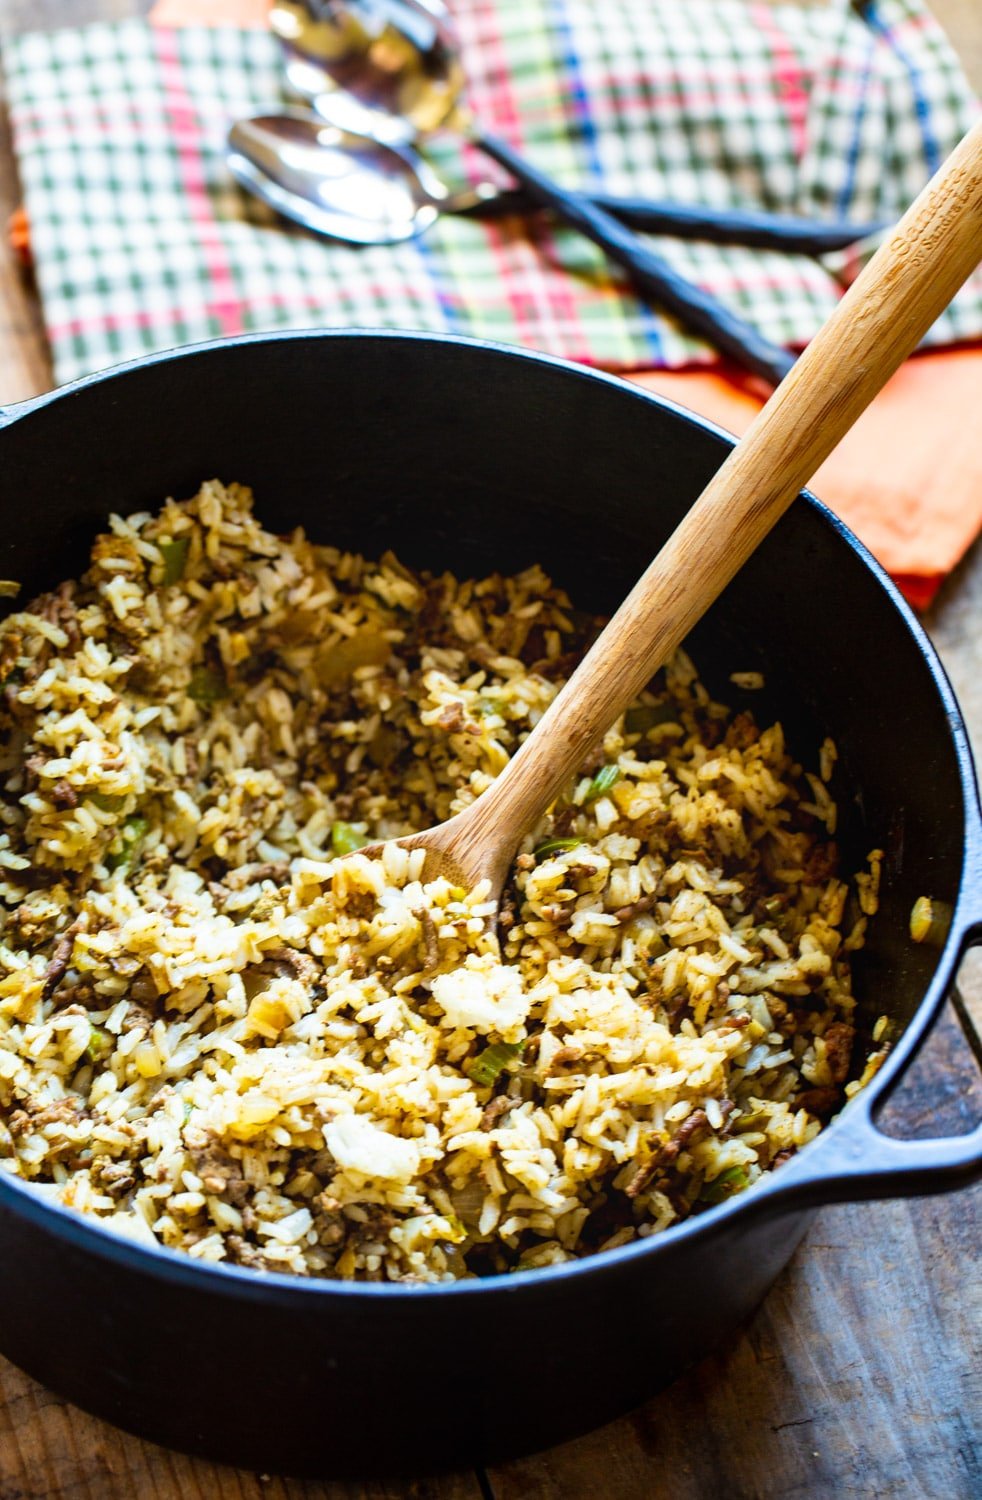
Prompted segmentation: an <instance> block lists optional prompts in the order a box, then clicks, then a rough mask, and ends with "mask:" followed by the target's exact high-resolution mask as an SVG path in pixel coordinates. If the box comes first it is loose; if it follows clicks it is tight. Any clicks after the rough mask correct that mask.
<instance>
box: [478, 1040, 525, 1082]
mask: <svg viewBox="0 0 982 1500" xmlns="http://www.w3.org/2000/svg"><path fill="white" fill-rule="evenodd" d="M524 1046H525V1043H524V1042H492V1043H491V1045H490V1047H485V1049H484V1051H483V1052H480V1053H478V1055H477V1057H475V1058H474V1060H473V1061H472V1062H470V1063H468V1065H467V1069H466V1072H467V1076H468V1078H469V1079H470V1080H471V1083H476V1084H477V1086H478V1088H490V1087H491V1085H492V1084H493V1083H494V1081H495V1079H496V1078H497V1076H498V1074H499V1073H500V1072H501V1070H502V1069H503V1068H507V1067H508V1065H509V1063H513V1062H514V1061H515V1059H516V1057H520V1056H521V1055H522V1048H523V1047H524Z"/></svg>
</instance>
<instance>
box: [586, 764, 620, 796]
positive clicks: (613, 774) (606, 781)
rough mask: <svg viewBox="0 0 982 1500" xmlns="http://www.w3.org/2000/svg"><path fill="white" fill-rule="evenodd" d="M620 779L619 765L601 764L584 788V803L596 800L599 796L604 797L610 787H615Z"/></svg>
mask: <svg viewBox="0 0 982 1500" xmlns="http://www.w3.org/2000/svg"><path fill="white" fill-rule="evenodd" d="M620 779H621V768H620V766H601V768H600V770H599V771H598V772H597V774H596V776H594V778H593V780H592V781H591V782H590V785H589V786H588V787H587V789H586V796H585V797H584V798H583V801H584V803H587V802H596V801H597V799H598V798H599V797H606V795H607V793H608V792H609V791H610V789H611V788H612V787H615V786H616V785H617V783H618V782H619V781H620Z"/></svg>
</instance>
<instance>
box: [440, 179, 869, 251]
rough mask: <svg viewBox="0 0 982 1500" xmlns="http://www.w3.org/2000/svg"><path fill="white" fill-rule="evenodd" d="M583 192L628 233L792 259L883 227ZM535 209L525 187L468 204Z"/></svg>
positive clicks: (491, 210)
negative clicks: (743, 247)
mask: <svg viewBox="0 0 982 1500" xmlns="http://www.w3.org/2000/svg"><path fill="white" fill-rule="evenodd" d="M578 191H582V196H583V197H584V198H587V199H588V200H589V201H590V202H591V203H592V204H594V206H595V207H596V208H601V209H603V210H604V211H605V212H606V213H608V214H613V216H614V218H615V219H620V221H621V223H622V224H626V225H627V227H628V229H638V230H640V231H641V232H642V233H644V234H666V235H670V236H671V237H672V239H678V240H706V241H707V242H709V243H711V244H716V245H749V246H751V247H752V248H754V249H757V250H780V251H783V252H784V253H785V254H790V255H827V254H829V252H831V251H834V250H844V249H846V247H847V246H849V245H855V244H856V243H857V242H858V241H859V240H864V239H867V238H868V237H869V236H870V235H873V234H878V233H879V232H880V231H881V230H883V229H885V228H886V227H887V226H886V224H884V223H876V224H874V223H868V224H867V223H859V222H856V223H850V222H849V221H848V220H846V219H805V218H799V217H797V216H796V215H794V214H771V213H767V212H765V211H764V210H763V209H755V208H711V207H710V206H709V205H708V204H700V203H676V202H674V201H672V200H670V199H665V200H662V199H659V198H638V197H625V196H623V194H620V193H605V192H601V191H599V190H594V189H593V188H588V189H585V190H578ZM530 207H535V204H534V202H533V200H532V199H531V197H530V195H529V194H528V193H527V192H526V191H525V190H524V189H522V188H505V189H504V190H503V191H502V192H500V193H495V194H494V196H493V197H491V196H486V197H482V198H480V199H478V200H476V201H474V202H473V203H471V204H469V206H468V207H467V209H466V210H461V209H457V210H456V211H457V212H466V213H467V214H469V215H470V216H472V217H475V218H482V219H483V218H502V217H504V216H505V215H507V214H523V213H527V212H528V210H529V208H530Z"/></svg>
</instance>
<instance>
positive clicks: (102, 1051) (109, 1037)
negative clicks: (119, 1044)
mask: <svg viewBox="0 0 982 1500" xmlns="http://www.w3.org/2000/svg"><path fill="white" fill-rule="evenodd" d="M115 1045H116V1039H115V1037H114V1036H113V1034H112V1032H111V1031H107V1030H106V1028H105V1027H104V1026H96V1025H95V1024H94V1023H92V1022H90V1023H89V1043H88V1046H87V1047H86V1049H85V1053H84V1056H85V1057H87V1058H88V1059H89V1062H93V1063H97V1062H101V1061H102V1059H103V1058H104V1057H108V1056H109V1054H110V1052H111V1051H112V1050H113V1048H114V1047H115Z"/></svg>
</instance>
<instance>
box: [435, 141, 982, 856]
mask: <svg viewBox="0 0 982 1500" xmlns="http://www.w3.org/2000/svg"><path fill="white" fill-rule="evenodd" d="M980 258H982V122H980V123H979V124H978V125H976V126H975V128H974V129H973V130H972V131H971V132H970V133H969V134H968V135H967V136H966V137H965V138H964V140H963V141H962V142H961V144H960V145H959V146H958V147H957V148H956V150H955V151H954V152H953V153H952V155H951V156H950V157H949V158H948V160H947V161H946V162H945V163H944V165H943V166H942V167H941V169H940V171H939V172H938V173H937V174H936V175H935V177H934V178H933V179H932V181H931V182H930V183H929V184H928V186H927V187H926V188H925V189H924V191H923V192H922V193H921V194H920V196H919V197H918V198H917V199H916V201H915V202H914V204H913V205H912V207H911V208H910V209H909V210H908V211H907V213H906V214H905V215H904V217H903V218H902V219H901V221H900V223H899V224H898V225H897V226H896V228H895V230H894V231H893V233H892V234H891V236H890V237H889V239H888V240H887V241H886V242H885V243H884V244H883V245H882V246H881V248H880V249H879V250H878V251H877V253H876V255H875V256H874V257H873V259H872V260H871V261H870V263H869V265H868V266H867V267H866V269H865V270H864V271H863V273H862V274H861V275H860V276H859V278H858V279H857V280H856V282H855V283H854V284H853V286H852V287H851V288H850V290H849V291H848V292H847V293H846V295H845V296H844V297H843V298H842V301H841V302H840V303H839V305H838V306H837V308H836V310H835V311H834V312H833V314H832V316H831V317H830V318H829V319H828V321H827V322H826V323H825V324H824V326H823V327H822V328H821V329H820V331H819V332H818V333H817V334H816V335H815V338H814V339H813V340H812V342H811V344H809V346H808V348H807V349H806V350H805V352H804V353H803V354H802V355H801V356H800V357H799V359H798V361H797V363H796V364H795V367H794V369H793V370H792V371H791V373H790V375H789V376H788V378H787V379H786V380H785V381H784V383H783V384H782V385H781V387H780V388H779V389H778V390H777V391H776V392H775V393H774V395H773V396H772V397H771V398H770V400H769V401H768V403H767V405H766V406H765V407H764V408H763V410H762V411H761V412H760V413H759V415H758V416H757V418H756V420H755V421H754V423H753V425H752V426H751V428H750V429H749V431H748V432H747V434H746V436H745V437H744V438H743V439H742V440H741V441H740V442H739V443H738V444H737V445H736V447H735V448H733V450H732V451H731V453H730V454H729V456H728V457H727V459H726V461H725V462H724V463H723V465H722V467H721V468H720V469H719V470H718V471H717V473H716V474H715V475H714V477H713V478H712V479H711V480H710V481H709V484H708V485H707V486H706V488H705V490H704V491H703V493H702V495H701V496H700V498H699V499H698V500H697V501H696V503H695V505H693V507H692V508H691V510H690V511H689V512H688V513H687V515H686V516H685V517H684V519H683V520H682V522H681V524H680V525H679V526H678V527H677V528H676V530H675V531H674V533H673V534H672V536H671V537H670V538H669V540H668V541H667V542H666V544H665V546H664V547H663V548H662V550H661V551H660V552H659V553H658V555H657V557H656V558H655V560H654V562H653V563H652V564H651V565H650V567H649V568H648V570H647V572H646V573H644V574H643V576H642V577H641V579H640V580H639V582H638V583H637V584H636V586H635V588H634V589H633V591H632V592H631V594H629V595H628V597H627V599H626V600H625V601H624V603H623V604H622V605H621V607H620V609H619V610H618V611H617V613H616V614H615V615H614V617H613V618H612V620H611V621H610V623H609V625H608V626H607V628H606V630H604V632H603V634H602V635H601V636H600V637H599V639H598V640H597V641H596V643H595V644H594V646H593V648H592V649H591V651H590V652H589V653H588V654H587V656H586V657H585V658H584V660H583V661H582V662H581V663H580V666H579V667H578V668H577V670H576V671H575V672H574V674H573V676H572V677H571V678H570V680H569V681H568V682H567V684H566V686H565V687H564V688H563V689H562V691H561V692H560V693H559V695H558V697H557V698H556V699H555V700H554V702H553V703H552V705H551V707H550V708H549V710H548V711H547V713H546V714H545V715H544V716H543V718H542V719H541V720H540V722H539V723H538V725H537V726H536V728H535V729H534V731H533V732H532V734H531V735H529V737H528V739H527V740H526V741H525V743H524V744H523V745H522V746H521V748H520V749H519V751H518V752H517V754H516V755H515V756H514V758H513V759H512V761H511V762H510V763H509V765H508V766H507V767H506V768H505V770H504V771H503V772H502V773H501V775H500V776H499V777H498V779H497V780H496V781H495V782H494V783H493V784H492V785H491V786H490V787H489V788H488V790H487V791H486V792H485V793H484V794H483V796H481V797H479V798H478V799H477V801H476V802H475V803H474V804H473V805H472V806H471V807H469V808H468V809H467V811H466V812H465V813H464V814H462V815H460V823H461V825H462V826H461V830H460V835H459V837H460V847H461V849H463V848H464V847H467V849H468V854H469V859H470V861H471V862H473V860H474V857H475V855H476V854H478V853H479V851H480V850H482V849H483V850H484V851H485V852H486V854H487V855H488V856H489V857H490V851H491V850H493V849H498V848H505V847H506V848H507V849H509V850H513V849H514V848H515V847H516V846H517V844H518V842H519V840H520V838H521V836H522V834H524V833H525V832H526V831H527V830H528V829H529V828H530V827H531V826H532V825H533V824H534V823H535V822H536V820H537V819H538V818H539V817H540V816H541V814H542V813H543V812H544V811H545V809H546V808H547V807H548V805H549V803H550V802H551V801H552V799H553V798H554V797H555V795H556V793H557V792H558V791H559V790H560V788H561V787H562V786H563V784H564V783H565V782H566V781H567V780H568V779H569V778H570V777H571V776H572V775H573V773H574V772H575V771H576V770H577V769H578V767H579V766H580V765H581V764H582V762H583V758H584V756H585V754H586V752H587V751H588V750H589V749H591V748H592V747H593V746H594V745H595V744H596V743H597V741H598V739H599V738H600V737H601V736H602V735H603V733H604V732H605V731H606V730H607V729H609V727H610V726H611V724H613V723H614V721H615V720H616V718H617V716H618V714H620V713H621V712H622V711H623V710H624V709H625V708H626V707H627V705H628V704H629V703H630V702H631V700H632V699H633V698H634V697H635V696H636V695H637V693H638V692H640V690H641V689H642V688H643V687H644V686H645V685H646V684H647V683H648V682H649V681H650V679H651V677H652V675H653V673H654V672H655V671H656V670H657V669H658V667H660V666H661V665H662V663H663V662H664V661H665V660H666V659H667V658H668V657H669V656H670V655H671V653H672V652H673V651H674V650H675V648H676V646H678V645H679V643H680V642H681V641H682V639H683V638H684V636H685V635H686V633H687V632H688V630H689V629H690V627H691V626H692V625H694V624H695V622H696V621H697V620H698V619H699V618H700V616H701V615H702V614H704V613H705V611H706V610H707V609H708V607H709V606H710V604H711V603H712V602H713V600H714V599H715V598H716V597H717V596H718V595H719V594H720V593H721V592H722V590H723V588H724V587H725V586H726V584H727V583H728V582H729V581H730V579H731V578H732V577H733V575H734V574H735V573H736V572H737V570H738V569H739V568H740V567H741V566H742V564H743V563H744V562H745V561H746V560H747V558H748V557H749V556H750V554H751V553H752V552H753V551H754V550H755V548H756V547H757V546H758V544H759V543H760V541H761V540H762V539H763V537H764V536H766V534H767V532H768V531H770V529H771V527H772V526H773V525H774V524H775V522H776V521H777V520H778V518H779V517H780V516H781V515H782V514H783V512H784V511H785V510H786V509H787V507H788V506H789V505H790V504H791V502H792V500H793V499H794V498H795V496H796V495H797V494H798V491H799V489H800V488H801V486H802V485H803V484H804V483H805V482H806V481H807V480H808V479H809V477H810V476H811V475H812V474H814V472H815V470H816V469H817V468H818V466H819V465H820V464H821V463H822V461H823V460H824V459H825V458H826V457H827V456H828V455H829V453H831V451H832V449H833V448H834V447H835V445H836V443H837V442H838V441H839V439H840V438H841V437H842V436H843V434H844V433H845V432H847V431H848V429H849V428H850V427H851V426H852V424H853V423H854V422H855V420H856V418H857V417H858V416H859V414H860V413H861V412H862V411H863V410H864V409H865V407H866V406H868V405H869V403H870V401H872V399H873V397H874V396H875V395H876V393H877V391H879V390H880V388H881V387H882V386H883V385H885V383H886V381H887V380H888V379H889V377H890V376H891V375H892V373H893V372H894V370H896V369H897V367H898V366H899V365H900V364H901V362H902V361H903V360H904V359H905V358H906V356H907V355H908V354H909V353H910V352H911V350H912V349H913V348H914V347H915V345H916V344H917V342H918V341H919V339H920V338H921V337H922V336H923V334H924V333H926V331H927V329H928V328H929V327H930V326H931V324H932V323H933V322H934V320H935V318H936V317H937V316H938V314H939V313H940V312H941V311H942V310H943V309H944V308H945V307H946V306H947V304H948V302H949V301H950V300H951V298H952V297H953V296H954V294H955V292H956V291H957V290H958V288H959V286H960V285H961V284H962V282H963V281H964V280H965V279H966V277H967V276H969V274H970V273H971V271H972V270H973V268H974V267H975V266H976V265H977V263H978V262H979V260H980ZM640 462H641V458H640V456H639V464H640ZM639 472H640V470H639ZM465 823H466V825H467V826H466V828H464V827H463V825H464V824H465Z"/></svg>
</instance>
